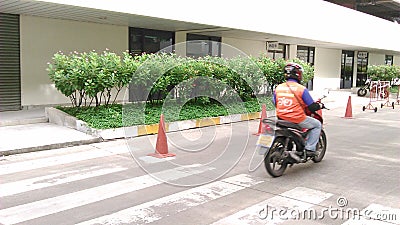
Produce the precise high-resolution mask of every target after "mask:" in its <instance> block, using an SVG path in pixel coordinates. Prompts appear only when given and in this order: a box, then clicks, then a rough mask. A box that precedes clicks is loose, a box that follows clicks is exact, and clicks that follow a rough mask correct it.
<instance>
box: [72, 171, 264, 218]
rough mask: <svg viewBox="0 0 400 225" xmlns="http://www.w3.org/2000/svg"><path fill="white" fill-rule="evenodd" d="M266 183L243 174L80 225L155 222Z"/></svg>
mask: <svg viewBox="0 0 400 225" xmlns="http://www.w3.org/2000/svg"><path fill="white" fill-rule="evenodd" d="M262 182H264V181H261V180H255V179H253V178H251V177H250V176H249V175H247V174H240V175H236V176H233V177H229V178H226V179H223V180H221V181H215V182H213V183H210V184H206V185H203V186H199V187H196V188H192V189H188V190H186V191H182V192H178V193H176V194H172V195H169V196H166V197H163V198H160V199H156V200H153V201H150V202H146V203H143V204H141V205H137V206H134V207H131V208H128V209H124V210H121V211H119V212H116V213H113V214H110V215H106V216H103V217H100V218H96V219H93V220H89V221H85V222H82V223H79V225H87V224H145V223H151V222H154V221H157V220H160V219H162V218H165V217H168V216H171V215H173V214H176V213H178V212H182V211H185V210H187V209H189V208H191V207H195V206H198V205H201V204H204V203H207V202H209V201H212V200H215V199H218V198H221V197H224V196H227V195H230V194H233V193H235V192H237V191H240V190H243V189H245V188H247V187H251V186H253V185H256V184H259V183H262ZM166 208H170V209H173V210H166Z"/></svg>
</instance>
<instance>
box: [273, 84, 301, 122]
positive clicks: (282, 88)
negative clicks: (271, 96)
mask: <svg viewBox="0 0 400 225" xmlns="http://www.w3.org/2000/svg"><path fill="white" fill-rule="evenodd" d="M286 84H287V85H286ZM288 85H289V87H290V89H291V90H290V89H289V87H288ZM304 90H305V87H304V86H303V85H301V84H298V83H297V82H293V81H288V82H286V83H283V84H280V85H278V86H277V87H276V89H275V94H276V115H277V116H278V117H279V118H280V119H283V120H287V121H290V122H292V123H300V122H303V121H304V120H305V119H306V117H307V115H306V114H305V112H304V109H305V107H306V104H305V103H304V101H303V99H302V95H303V92H304ZM295 95H296V97H297V98H296V97H295Z"/></svg>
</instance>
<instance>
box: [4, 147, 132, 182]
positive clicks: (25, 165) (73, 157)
mask: <svg viewBox="0 0 400 225" xmlns="http://www.w3.org/2000/svg"><path fill="white" fill-rule="evenodd" d="M110 150H112V151H110ZM122 153H129V150H128V148H127V147H124V146H121V147H118V148H113V149H107V150H103V149H101V150H98V149H92V150H90V151H85V152H78V153H73V154H68V155H59V156H54V157H47V158H42V159H34V160H28V161H24V162H17V163H9V164H4V165H0V175H6V174H11V173H17V172H23V171H27V170H33V169H39V168H43V167H49V166H56V165H62V164H67V163H72V162H79V161H84V160H88V159H95V158H101V157H107V156H112V155H118V154H122Z"/></svg>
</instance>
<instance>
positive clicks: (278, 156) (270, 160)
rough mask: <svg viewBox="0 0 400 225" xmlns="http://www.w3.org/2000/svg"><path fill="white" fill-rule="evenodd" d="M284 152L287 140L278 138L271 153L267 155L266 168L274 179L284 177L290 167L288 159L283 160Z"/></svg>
mask: <svg viewBox="0 0 400 225" xmlns="http://www.w3.org/2000/svg"><path fill="white" fill-rule="evenodd" d="M284 150H285V138H284V137H278V138H276V139H275V141H274V143H273V144H272V147H271V148H270V149H269V151H268V152H267V153H266V154H265V157H264V164H265V168H266V169H267V172H268V173H269V175H271V176H272V177H280V176H282V175H283V173H284V172H285V170H286V168H287V166H288V163H287V161H286V159H284V158H282V154H283V152H284Z"/></svg>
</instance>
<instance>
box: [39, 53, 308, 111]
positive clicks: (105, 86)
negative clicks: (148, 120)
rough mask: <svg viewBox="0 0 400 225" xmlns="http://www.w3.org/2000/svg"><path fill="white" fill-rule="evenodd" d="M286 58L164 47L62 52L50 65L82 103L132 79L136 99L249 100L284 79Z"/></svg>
mask: <svg viewBox="0 0 400 225" xmlns="http://www.w3.org/2000/svg"><path fill="white" fill-rule="evenodd" d="M293 61H295V62H297V63H300V64H301V65H302V66H303V67H304V69H305V74H304V78H303V82H304V83H306V82H308V81H309V80H310V79H312V78H313V76H314V69H313V67H312V66H310V65H309V64H307V63H305V62H303V61H300V60H297V59H296V60H293ZM286 63H287V61H285V60H283V59H280V60H276V61H275V60H272V59H270V58H268V57H266V56H260V57H236V58H231V59H225V58H221V57H203V58H197V59H194V58H189V57H179V56H177V55H174V54H165V53H160V54H143V55H136V56H132V55H130V54H129V53H127V52H124V53H122V56H119V55H117V54H116V53H113V52H109V51H104V52H102V53H100V54H99V53H97V52H95V51H93V52H89V53H77V52H74V53H70V54H68V55H66V54H63V53H62V52H58V53H56V54H55V55H54V57H53V60H52V63H49V64H48V69H47V70H48V72H49V77H50V79H51V81H52V82H54V84H55V87H56V88H57V89H58V90H59V91H60V92H61V93H62V94H64V95H65V96H67V97H69V98H70V99H71V103H72V105H73V106H76V107H79V106H86V105H92V104H93V103H94V104H95V105H96V106H98V105H100V104H105V105H108V104H111V103H113V102H115V99H116V98H117V95H118V94H119V93H120V91H121V90H122V89H123V88H124V87H127V86H128V85H129V88H130V90H131V91H132V93H133V94H134V95H133V96H132V98H131V99H132V100H134V101H152V100H154V99H163V98H165V97H166V96H168V95H173V96H174V97H179V98H181V99H184V100H187V99H192V98H199V99H202V100H205V101H207V100H208V99H209V98H214V99H217V100H218V99H225V100H226V99H229V98H232V99H234V98H236V97H240V98H241V100H243V101H246V100H249V99H251V98H253V97H255V96H257V95H259V94H260V93H265V92H266V91H271V90H272V89H273V88H274V87H275V86H276V85H277V84H279V83H281V82H283V81H284V76H283V67H284V65H285V64H286ZM113 89H115V90H116V92H112V90H113ZM113 95H114V96H113Z"/></svg>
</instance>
